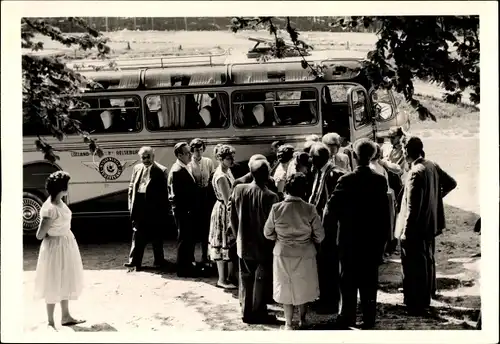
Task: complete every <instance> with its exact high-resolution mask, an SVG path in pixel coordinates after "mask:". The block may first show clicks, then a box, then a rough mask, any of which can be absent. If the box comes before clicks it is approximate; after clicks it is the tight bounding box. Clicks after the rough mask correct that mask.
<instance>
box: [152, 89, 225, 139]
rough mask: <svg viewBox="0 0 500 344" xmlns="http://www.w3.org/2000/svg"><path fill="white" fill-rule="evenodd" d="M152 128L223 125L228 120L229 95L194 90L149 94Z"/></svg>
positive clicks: (198, 127) (168, 128) (194, 127)
mask: <svg viewBox="0 0 500 344" xmlns="http://www.w3.org/2000/svg"><path fill="white" fill-rule="evenodd" d="M146 105H147V111H146V115H147V118H148V128H149V129H150V130H174V129H203V128H222V127H225V126H226V124H227V112H228V111H227V109H228V104H227V96H226V95H225V94H220V93H194V94H182V95H160V96H147V97H146Z"/></svg>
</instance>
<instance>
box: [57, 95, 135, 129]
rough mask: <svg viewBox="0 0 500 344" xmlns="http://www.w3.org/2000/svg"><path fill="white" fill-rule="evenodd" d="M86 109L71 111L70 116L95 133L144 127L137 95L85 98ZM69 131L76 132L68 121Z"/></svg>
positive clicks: (82, 127)
mask: <svg viewBox="0 0 500 344" xmlns="http://www.w3.org/2000/svg"><path fill="white" fill-rule="evenodd" d="M82 101H83V102H85V103H87V104H88V105H89V107H88V108H86V109H74V110H71V111H70V118H72V119H75V120H78V121H79V122H80V128H81V129H82V130H84V131H87V132H89V133H91V134H92V133H93V134H103V133H126V132H136V131H139V130H140V129H141V127H142V125H141V116H140V115H139V114H140V101H139V99H138V98H136V97H113V98H110V97H102V98H84V99H83V100H82ZM67 129H68V130H67V132H69V133H74V132H75V130H72V129H74V128H71V124H70V123H68V127H67Z"/></svg>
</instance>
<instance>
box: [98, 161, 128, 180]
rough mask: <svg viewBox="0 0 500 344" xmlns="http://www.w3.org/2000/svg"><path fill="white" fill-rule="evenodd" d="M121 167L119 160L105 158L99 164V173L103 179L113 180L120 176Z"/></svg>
mask: <svg viewBox="0 0 500 344" xmlns="http://www.w3.org/2000/svg"><path fill="white" fill-rule="evenodd" d="M122 172H123V167H122V164H121V162H120V160H118V159H116V158H113V157H112V156H108V157H105V158H104V159H102V160H101V162H100V163H99V173H100V174H101V176H103V177H104V179H108V180H115V179H117V178H119V177H120V176H121V174H122Z"/></svg>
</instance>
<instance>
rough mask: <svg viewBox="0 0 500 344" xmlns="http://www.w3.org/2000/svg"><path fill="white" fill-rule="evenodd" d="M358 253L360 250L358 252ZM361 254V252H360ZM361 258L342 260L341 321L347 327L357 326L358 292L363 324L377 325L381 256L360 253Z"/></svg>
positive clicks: (343, 258)
mask: <svg viewBox="0 0 500 344" xmlns="http://www.w3.org/2000/svg"><path fill="white" fill-rule="evenodd" d="M356 252H358V250H356ZM358 253H359V252H358ZM360 254H362V255H363V259H362V260H361V259H359V257H352V256H350V257H342V258H341V259H340V293H341V300H342V302H341V304H342V306H341V310H340V315H341V319H342V320H343V321H344V322H345V325H347V326H354V325H355V324H356V308H357V305H358V290H359V294H360V298H361V309H362V312H363V322H364V323H365V324H371V325H373V324H375V316H376V313H377V288H378V267H379V264H378V261H379V259H380V254H367V253H366V252H364V253H360Z"/></svg>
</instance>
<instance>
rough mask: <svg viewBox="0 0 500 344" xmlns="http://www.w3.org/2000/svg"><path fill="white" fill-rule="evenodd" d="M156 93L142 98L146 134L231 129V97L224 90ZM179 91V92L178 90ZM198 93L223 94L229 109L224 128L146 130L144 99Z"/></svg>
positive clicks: (145, 103)
mask: <svg viewBox="0 0 500 344" xmlns="http://www.w3.org/2000/svg"><path fill="white" fill-rule="evenodd" d="M155 91H157V92H154V93H145V94H144V96H143V106H144V128H145V129H146V131H147V132H148V133H152V134H155V133H171V132H176V131H178V132H194V131H200V130H209V131H217V130H227V129H229V128H230V127H231V96H230V94H229V93H228V92H227V91H226V90H200V89H196V90H195V91H194V92H188V90H186V89H183V90H182V91H181V92H165V91H164V92H163V93H158V92H159V91H160V90H155ZM179 91H180V90H179ZM199 93H204V94H207V93H224V94H225V95H226V96H227V102H228V107H229V114H228V115H227V116H228V117H227V121H226V125H225V126H224V127H220V128H197V129H163V130H151V129H150V128H148V114H147V112H146V107H147V106H148V105H147V102H146V98H147V97H150V96H162V95H163V96H182V95H186V94H199ZM148 109H149V108H148Z"/></svg>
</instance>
